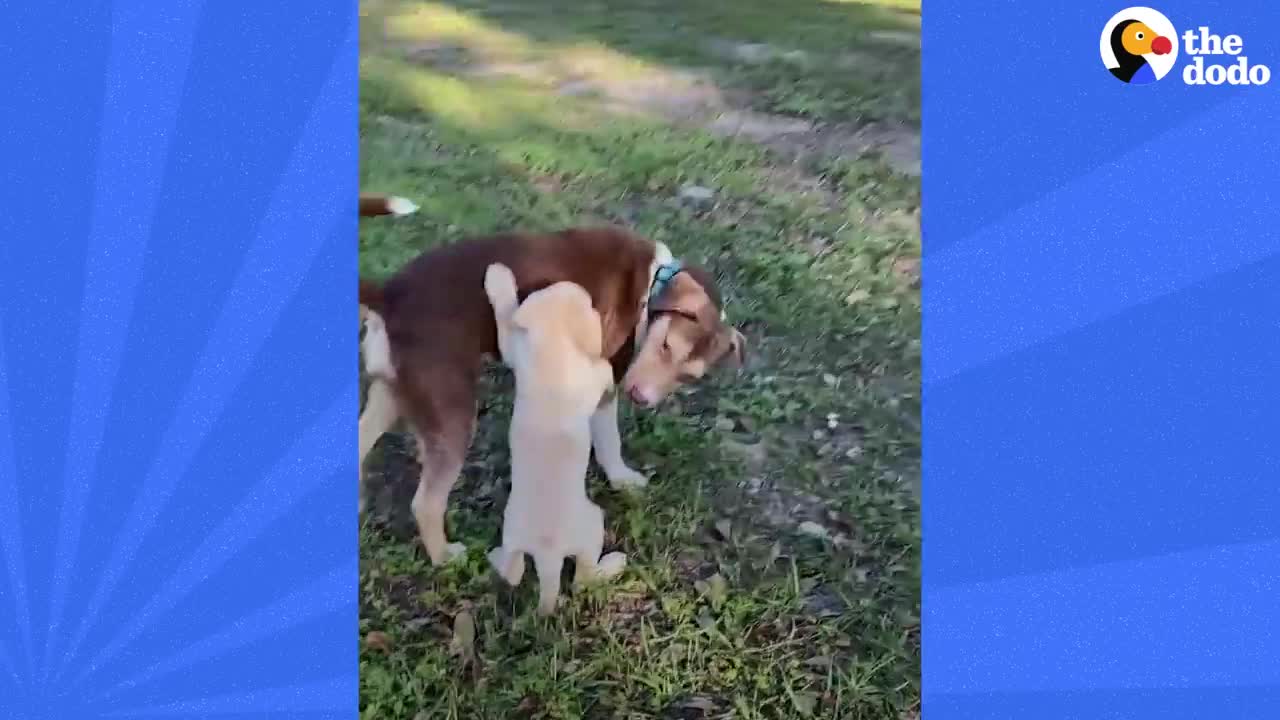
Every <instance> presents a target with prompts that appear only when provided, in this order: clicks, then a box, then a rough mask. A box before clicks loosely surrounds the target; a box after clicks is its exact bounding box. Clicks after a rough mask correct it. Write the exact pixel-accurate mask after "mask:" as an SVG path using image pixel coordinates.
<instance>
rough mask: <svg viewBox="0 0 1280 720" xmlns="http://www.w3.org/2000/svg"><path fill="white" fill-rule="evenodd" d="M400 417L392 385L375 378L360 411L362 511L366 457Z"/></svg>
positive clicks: (360, 490)
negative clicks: (362, 410) (362, 409)
mask: <svg viewBox="0 0 1280 720" xmlns="http://www.w3.org/2000/svg"><path fill="white" fill-rule="evenodd" d="M399 417H400V411H399V409H398V408H397V407H396V398H395V394H394V392H392V390H391V386H390V385H389V384H387V382H386V381H385V380H379V379H375V380H374V381H373V382H372V383H371V384H370V385H369V398H368V400H367V401H366V402H365V405H364V412H362V413H360V465H359V467H360V468H361V470H360V484H359V492H360V501H359V504H360V512H361V513H363V512H364V500H365V498H364V470H363V467H364V459H365V458H366V457H368V455H369V451H370V450H372V449H373V446H374V444H375V443H377V442H378V438H380V437H382V436H383V435H384V434H385V433H386V432H387V431H388V430H390V429H391V426H392V425H393V424H395V421H396V420H397V419H398V418H399Z"/></svg>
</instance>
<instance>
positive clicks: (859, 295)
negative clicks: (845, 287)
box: [844, 290, 871, 305]
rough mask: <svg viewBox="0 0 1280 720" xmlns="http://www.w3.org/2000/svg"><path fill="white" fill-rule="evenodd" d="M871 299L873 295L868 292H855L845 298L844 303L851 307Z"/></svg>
mask: <svg viewBox="0 0 1280 720" xmlns="http://www.w3.org/2000/svg"><path fill="white" fill-rule="evenodd" d="M870 297H871V293H869V292H867V291H866V290H854V291H853V292H851V293H849V294H848V295H846V296H845V298H844V301H845V303H847V304H849V305H857V304H858V303H860V302H862V301H863V300H866V299H868V298H870Z"/></svg>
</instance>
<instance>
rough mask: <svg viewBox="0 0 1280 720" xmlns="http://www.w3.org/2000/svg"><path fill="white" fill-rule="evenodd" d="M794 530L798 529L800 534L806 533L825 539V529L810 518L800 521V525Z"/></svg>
mask: <svg viewBox="0 0 1280 720" xmlns="http://www.w3.org/2000/svg"><path fill="white" fill-rule="evenodd" d="M796 530H798V531H799V532H800V534H801V535H808V536H809V537H812V538H818V539H820V540H826V539H827V529H826V528H824V527H822V526H821V525H819V524H818V523H816V522H814V521H812V520H805V521H804V522H802V523H800V526H799V527H797V528H796Z"/></svg>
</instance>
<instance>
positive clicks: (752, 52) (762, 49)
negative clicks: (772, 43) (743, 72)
mask: <svg viewBox="0 0 1280 720" xmlns="http://www.w3.org/2000/svg"><path fill="white" fill-rule="evenodd" d="M733 55H734V57H736V58H737V59H739V60H741V61H743V62H748V63H762V62H767V61H768V60H769V59H770V58H772V57H773V55H774V52H773V48H771V47H769V46H768V45H766V44H765V43H742V44H741V45H738V46H737V47H735V48H734V49H733Z"/></svg>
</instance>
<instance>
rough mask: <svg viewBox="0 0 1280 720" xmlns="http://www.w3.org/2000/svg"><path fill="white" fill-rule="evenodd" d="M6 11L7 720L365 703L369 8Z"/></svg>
mask: <svg viewBox="0 0 1280 720" xmlns="http://www.w3.org/2000/svg"><path fill="white" fill-rule="evenodd" d="M3 19H4V22H3V23H0V34H2V35H3V37H2V38H0V67H3V68H4V77H5V83H4V85H5V93H6V98H5V102H4V103H3V105H2V106H0V153H2V154H3V156H2V158H0V167H3V171H0V198H3V199H2V200H0V206H2V207H3V210H0V561H2V562H0V717H5V718H10V717H14V718H26V717H32V718H36V717H58V718H63V717H74V718H91V717H100V716H103V717H105V716H112V717H122V716H130V715H142V714H147V715H157V714H158V715H165V716H173V717H182V716H191V717H196V716H206V715H209V714H213V713H219V714H226V715H227V716H228V717H234V716H236V715H237V714H239V715H243V716H255V717H262V716H267V715H269V716H271V717H295V716H296V717H303V716H305V717H325V716H332V717H352V716H354V714H355V711H356V697H357V688H358V683H357V674H356V673H357V668H356V654H357V653H356V650H357V648H356V642H357V635H356V632H355V629H356V627H357V619H356V585H357V569H356V564H357V530H356V513H355V482H354V479H355V474H356V467H355V458H356V450H355V433H354V430H353V428H354V421H355V415H356V410H357V402H358V399H357V390H356V366H355V358H356V352H355V334H354V329H355V317H356V310H355V306H356V298H355V282H354V275H355V268H356V243H355V237H356V217H355V198H356V194H357V191H358V189H357V187H356V178H357V157H356V151H357V150H356V148H357V138H356V98H357V86H356V84H357V80H356V49H357V48H356V31H357V13H356V7H355V3H337V4H335V3H314V2H298V1H296V0H282V1H281V2H272V3H258V2H252V3H251V2H231V3H214V2H199V1H194V0H171V1H170V2H165V3H154V2H142V1H141V0H116V1H115V2H101V1H97V0H89V1H84V0H78V1H76V2H54V3H10V4H8V5H6V7H5V11H4V16H3Z"/></svg>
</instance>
